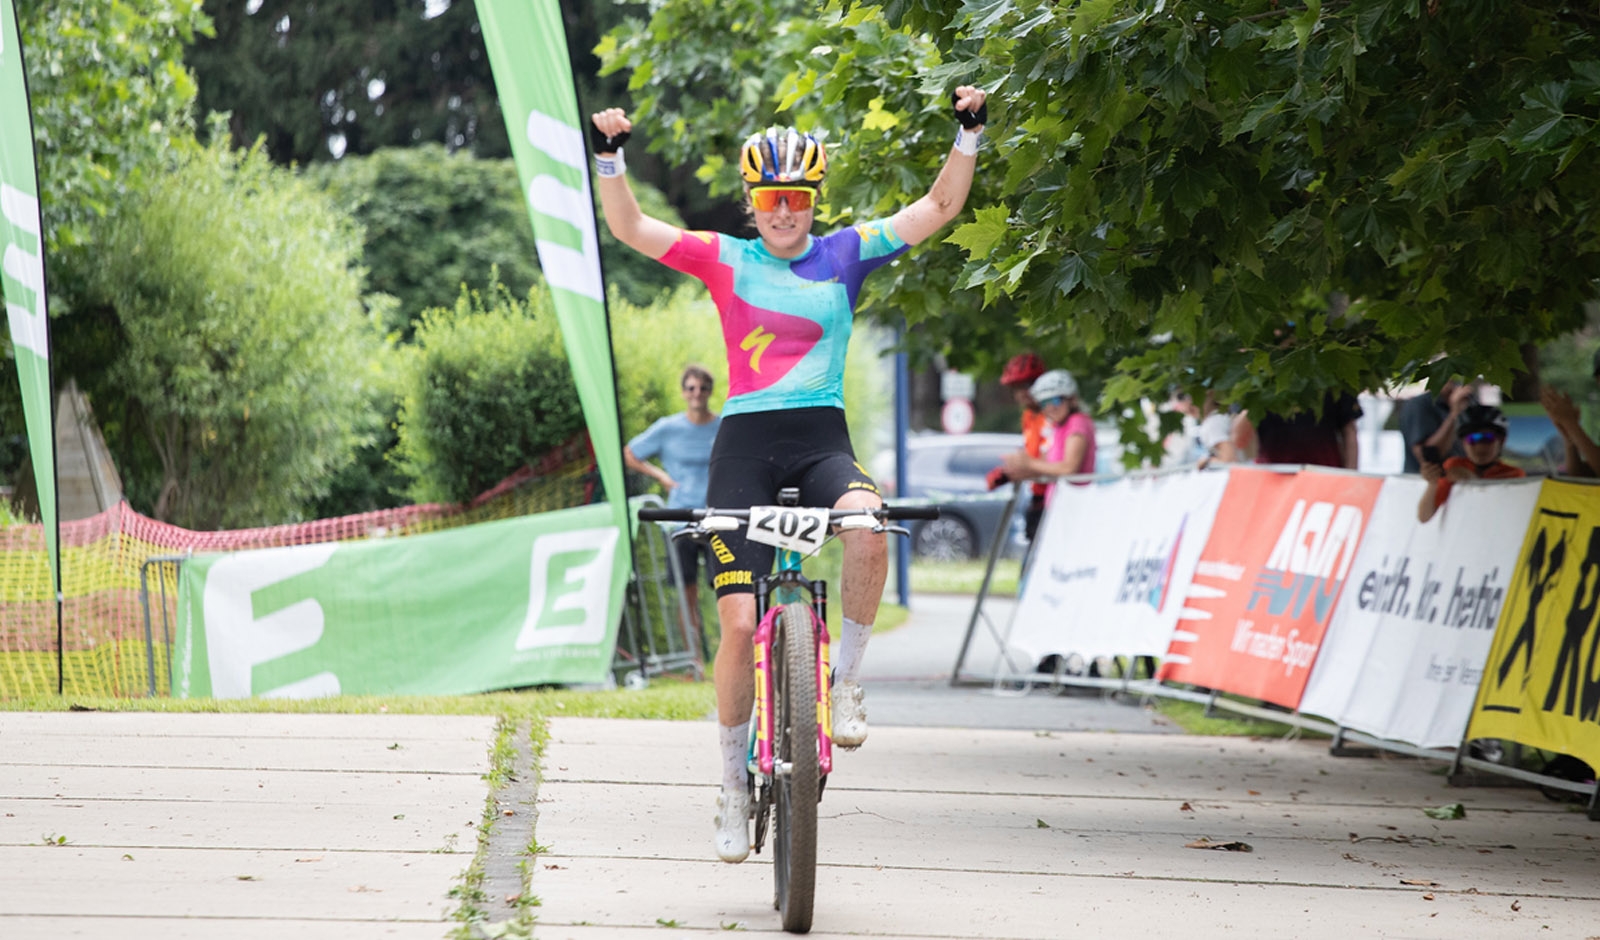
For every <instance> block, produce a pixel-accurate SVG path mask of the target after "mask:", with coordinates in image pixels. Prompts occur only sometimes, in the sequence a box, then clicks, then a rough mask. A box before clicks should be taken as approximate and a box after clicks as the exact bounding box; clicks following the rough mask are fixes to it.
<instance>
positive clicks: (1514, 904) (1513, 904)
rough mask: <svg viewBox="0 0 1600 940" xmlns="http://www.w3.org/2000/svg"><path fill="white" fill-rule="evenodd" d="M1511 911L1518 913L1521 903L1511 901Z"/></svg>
mask: <svg viewBox="0 0 1600 940" xmlns="http://www.w3.org/2000/svg"><path fill="white" fill-rule="evenodd" d="M1511 909H1512V910H1513V911H1520V910H1522V902H1521V901H1512V902H1511Z"/></svg>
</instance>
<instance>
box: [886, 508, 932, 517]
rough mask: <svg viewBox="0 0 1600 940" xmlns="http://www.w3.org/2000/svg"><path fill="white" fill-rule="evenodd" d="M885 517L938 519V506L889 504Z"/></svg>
mask: <svg viewBox="0 0 1600 940" xmlns="http://www.w3.org/2000/svg"><path fill="white" fill-rule="evenodd" d="M888 510H889V511H888V512H887V513H885V518H888V519H937V518H939V507H938V506H889V507H888Z"/></svg>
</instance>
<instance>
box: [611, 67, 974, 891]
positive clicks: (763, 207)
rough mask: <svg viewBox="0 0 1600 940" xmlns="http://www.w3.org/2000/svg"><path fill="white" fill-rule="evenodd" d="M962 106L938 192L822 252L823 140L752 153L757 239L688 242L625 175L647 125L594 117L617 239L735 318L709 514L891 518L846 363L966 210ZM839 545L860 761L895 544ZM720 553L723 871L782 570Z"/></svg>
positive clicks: (704, 237) (846, 671)
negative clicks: (636, 138) (755, 655)
mask: <svg viewBox="0 0 1600 940" xmlns="http://www.w3.org/2000/svg"><path fill="white" fill-rule="evenodd" d="M951 97H952V100H953V104H954V114H955V118H956V120H957V122H958V123H959V125H960V126H959V127H958V129H957V131H956V142H955V145H954V146H953V147H952V148H951V151H950V155H949V157H948V159H947V160H946V161H945V165H944V168H943V169H942V170H941V171H940V172H939V178H938V179H937V180H935V181H934V184H933V187H932V188H931V189H930V190H929V191H928V194H927V195H925V196H923V197H922V198H920V199H918V200H917V201H916V202H913V203H912V204H911V205H909V206H906V207H905V208H903V209H901V210H900V211H899V212H897V213H895V214H894V215H893V216H891V217H889V218H887V219H878V220H874V221H871V222H864V223H862V224H859V225H855V226H852V227H850V228H847V229H842V230H840V231H837V232H834V233H832V234H829V235H825V236H822V237H820V238H814V237H812V235H811V225H812V221H813V220H812V213H813V208H812V206H813V203H814V202H815V200H816V197H817V193H818V190H819V189H820V188H821V185H822V181H823V178H824V176H826V174H827V170H828V156H827V150H826V148H825V147H824V146H823V144H822V141H820V140H818V139H817V138H816V137H813V136H812V135H811V134H808V133H802V132H799V131H796V130H792V129H788V128H768V129H767V131H766V132H765V133H757V134H753V135H751V136H750V138H749V139H748V140H746V141H745V143H744V146H743V147H741V148H740V151H739V171H740V173H741V175H742V176H743V178H744V182H745V198H746V200H747V205H748V208H749V211H750V214H751V215H752V216H753V218H754V221H755V227H756V232H757V234H758V236H759V237H757V238H755V239H743V238H734V237H732V236H728V235H721V234H718V233H716V232H690V231H684V230H683V229H680V228H678V227H676V226H674V225H670V224H668V223H666V222H663V221H661V220H659V219H654V218H651V217H650V216H647V215H645V214H644V212H643V211H641V210H640V208H639V204H638V202H637V201H636V200H635V199H634V196H633V191H632V190H631V189H630V188H629V186H628V180H627V176H626V175H625V167H624V163H623V151H622V145H623V143H624V141H625V140H626V139H627V137H628V135H629V133H630V132H631V131H632V129H633V123H632V122H631V121H630V120H628V117H627V115H626V114H625V113H624V112H623V111H622V109H620V108H609V109H607V110H604V111H600V112H598V113H596V114H594V115H593V116H592V123H593V127H592V129H591V134H590V137H591V141H592V143H593V149H594V152H595V175H596V176H597V177H598V180H599V183H598V187H599V190H600V206H601V209H602V211H603V212H604V213H605V220H606V226H607V227H608V228H609V229H610V230H611V234H612V235H614V236H616V238H617V240H618V241H620V242H622V243H623V244H624V245H627V246H628V247H630V248H632V249H634V250H635V251H638V252H640V253H641V254H644V255H648V256H649V257H651V258H655V259H657V260H659V261H660V262H661V263H663V264H665V265H667V266H668V267H670V268H672V269H674V270H677V271H682V272H683V273H685V274H689V275H692V276H694V277H697V278H699V279H700V280H701V281H704V282H705V284H706V286H707V287H708V288H709V289H710V291H711V297H712V300H713V301H714V302H715V303H716V306H717V312H718V314H719V315H720V317H721V319H722V336H723V342H724V345H725V347H726V349H727V353H728V379H729V381H728V398H727V401H726V403H725V404H724V406H723V419H722V427H721V429H720V430H719V431H718V433H717V440H716V444H715V445H714V446H713V448H712V451H711V471H710V481H709V484H708V486H707V500H708V503H709V504H710V505H713V506H716V507H718V508H727V509H737V508H745V507H748V506H758V505H766V504H770V503H772V502H774V501H775V500H776V498H777V494H778V490H779V489H780V488H782V487H785V486H798V487H799V488H800V501H801V504H802V505H805V506H831V507H834V508H837V509H858V508H867V507H877V506H880V505H882V502H883V501H882V499H881V498H880V497H879V495H878V488H877V486H876V485H874V483H873V481H872V478H871V477H870V476H868V475H867V473H866V471H864V470H863V469H862V468H861V465H860V464H859V463H857V462H856V459H855V454H854V452H853V451H852V449H851V447H850V433H849V430H848V429H847V428H846V426H845V417H844V363H845V349H846V346H847V344H848V343H849V340H850V327H851V321H852V318H853V316H854V310H855V302H856V297H857V295H858V293H859V292H860V289H861V282H862V280H863V279H864V278H865V277H866V275H867V274H868V273H870V272H871V271H873V270H874V269H876V268H878V267H880V266H882V265H884V264H887V263H888V262H890V261H892V260H893V259H895V258H896V257H898V256H900V255H901V254H904V253H905V251H906V250H907V248H909V246H911V245H915V244H917V243H918V242H920V241H922V240H923V239H925V238H927V237H928V236H930V235H932V234H933V233H934V232H936V231H938V230H939V229H940V228H942V227H943V226H944V225H945V224H947V223H948V222H950V221H951V220H952V219H954V218H955V217H956V216H957V215H958V214H959V213H960V212H961V209H962V207H963V206H964V205H965V204H966V200H967V192H968V190H969V189H970V188H971V186H972V175H973V168H974V166H975V164H976V162H977V152H978V137H979V135H980V134H981V133H982V132H983V123H984V120H985V119H986V118H987V115H988V108H987V107H986V106H985V105H984V98H985V97H986V95H985V93H984V92H983V90H982V89H979V88H974V87H972V86H970V85H963V86H961V87H959V88H957V89H956V90H955V94H954V95H952V96H951ZM840 541H841V542H842V543H843V545H844V573H843V579H842V580H843V585H842V587H843V599H842V600H843V607H844V618H843V630H842V633H841V636H840V639H839V643H838V645H837V647H836V649H837V654H836V656H835V657H834V673H833V677H834V681H833V690H832V702H833V740H834V742H835V743H836V744H838V745H840V746H841V747H847V748H853V747H858V746H860V745H861V743H862V742H863V741H865V740H866V737H867V725H866V710H865V708H864V707H863V705H862V700H861V686H860V684H859V682H858V681H857V676H858V674H859V671H860V666H861V657H862V654H863V653H864V652H865V650H866V646H867V639H868V637H870V636H871V633H872V621H873V619H874V618H875V617H876V616H877V613H878V601H879V599H880V598H881V597H882V596H883V585H884V580H885V578H886V577H887V575H888V549H887V546H886V544H885V539H884V536H882V535H879V534H874V533H871V532H866V531H856V532H847V533H844V534H842V535H841V536H840ZM711 550H712V571H713V577H712V584H713V586H714V587H715V589H716V592H717V616H718V619H719V620H720V621H721V623H722V643H721V645H720V647H719V648H718V649H717V659H716V677H715V681H716V687H717V716H718V723H719V724H720V726H721V728H720V742H721V750H722V790H721V792H720V794H719V795H718V798H717V833H716V847H717V856H718V857H719V858H721V859H722V860H723V861H725V862H741V861H744V859H745V857H746V856H747V855H749V853H750V830H749V824H748V818H749V814H750V799H749V791H748V790H747V782H746V767H745V761H746V748H747V746H748V741H749V718H750V709H751V705H752V703H753V701H754V697H755V683H754V678H753V675H754V669H755V666H754V663H753V662H752V647H751V643H752V636H753V630H754V628H755V625H756V623H755V620H756V618H755V606H756V605H755V595H754V586H753V581H754V572H756V571H763V572H764V571H770V570H771V568H772V560H773V549H772V548H770V547H768V546H765V545H761V544H759V543H751V542H747V541H746V540H745V539H744V537H743V536H742V534H739V533H724V534H722V535H720V536H716V537H713V539H712V542H711Z"/></svg>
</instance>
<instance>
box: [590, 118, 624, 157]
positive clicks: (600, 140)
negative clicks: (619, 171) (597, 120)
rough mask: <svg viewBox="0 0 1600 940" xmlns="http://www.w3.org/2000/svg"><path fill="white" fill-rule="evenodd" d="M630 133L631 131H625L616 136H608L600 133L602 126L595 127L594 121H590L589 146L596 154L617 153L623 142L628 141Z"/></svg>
mask: <svg viewBox="0 0 1600 940" xmlns="http://www.w3.org/2000/svg"><path fill="white" fill-rule="evenodd" d="M629 133H631V132H630V131H623V132H622V133H620V134H618V135H617V136H615V137H607V136H606V135H604V134H602V133H600V128H598V127H595V126H594V122H593V121H590V122H589V146H590V147H591V148H592V149H593V150H594V152H595V153H596V154H602V153H616V152H617V151H618V150H621V149H622V145H623V144H625V143H627V142H628V135H629Z"/></svg>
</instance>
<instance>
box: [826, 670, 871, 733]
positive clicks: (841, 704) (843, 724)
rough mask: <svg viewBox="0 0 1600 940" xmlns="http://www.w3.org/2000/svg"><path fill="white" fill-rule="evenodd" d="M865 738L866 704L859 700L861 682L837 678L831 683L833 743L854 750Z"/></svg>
mask: <svg viewBox="0 0 1600 940" xmlns="http://www.w3.org/2000/svg"><path fill="white" fill-rule="evenodd" d="M866 740H867V706H866V705H865V704H863V703H862V701H861V683H859V682H856V681H854V680H851V679H839V680H836V681H835V682H834V683H833V743H834V744H837V745H839V746H840V747H842V748H848V749H850V750H855V749H856V748H858V747H860V746H861V745H862V744H864V743H866Z"/></svg>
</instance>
